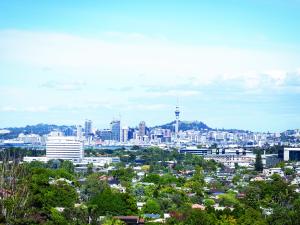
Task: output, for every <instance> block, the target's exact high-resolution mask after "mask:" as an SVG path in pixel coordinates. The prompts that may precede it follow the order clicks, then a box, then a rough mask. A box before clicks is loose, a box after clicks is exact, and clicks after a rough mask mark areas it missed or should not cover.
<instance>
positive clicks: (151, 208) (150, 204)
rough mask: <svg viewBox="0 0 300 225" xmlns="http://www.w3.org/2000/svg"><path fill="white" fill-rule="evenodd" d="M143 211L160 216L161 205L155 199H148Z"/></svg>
mask: <svg viewBox="0 0 300 225" xmlns="http://www.w3.org/2000/svg"><path fill="white" fill-rule="evenodd" d="M142 211H143V212H144V213H154V214H160V213H161V210H160V205H159V203H158V202H157V201H156V200H154V199H148V200H147V202H146V204H145V205H144V206H143V208H142Z"/></svg>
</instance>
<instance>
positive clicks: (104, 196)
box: [88, 188, 137, 218]
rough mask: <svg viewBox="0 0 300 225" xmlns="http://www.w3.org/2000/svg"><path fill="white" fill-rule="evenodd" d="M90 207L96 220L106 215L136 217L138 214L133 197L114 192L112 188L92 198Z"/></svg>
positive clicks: (89, 203)
mask: <svg viewBox="0 0 300 225" xmlns="http://www.w3.org/2000/svg"><path fill="white" fill-rule="evenodd" d="M88 205H89V208H90V211H93V214H94V217H95V218H96V217H98V216H105V215H111V216H118V215H135V214H136V213H137V206H136V201H135V199H134V198H133V197H132V196H131V195H129V194H128V193H119V192H113V191H112V190H111V189H110V188H106V189H105V190H104V191H102V192H101V193H98V194H96V195H95V196H94V197H92V198H91V200H90V201H89V202H88Z"/></svg>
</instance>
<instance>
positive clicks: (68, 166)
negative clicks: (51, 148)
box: [61, 160, 74, 174]
mask: <svg viewBox="0 0 300 225" xmlns="http://www.w3.org/2000/svg"><path fill="white" fill-rule="evenodd" d="M61 168H62V169H64V170H66V171H67V172H68V173H70V174H74V165H73V163H72V162H71V161H69V160H64V161H63V162H62V164H61Z"/></svg>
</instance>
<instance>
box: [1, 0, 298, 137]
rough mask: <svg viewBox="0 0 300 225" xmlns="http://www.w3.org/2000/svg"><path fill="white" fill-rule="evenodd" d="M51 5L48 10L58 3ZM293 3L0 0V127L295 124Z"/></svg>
mask: <svg viewBox="0 0 300 225" xmlns="http://www.w3.org/2000/svg"><path fill="white" fill-rule="evenodd" d="M58 5H59V7H58ZM299 9H300V3H299V2H298V1H294V0H290V1H284V2H283V1H268V0H266V1H256V0H255V1H250V0H249V1H243V2H240V1H234V0H232V1H216V2H214V3H211V2H209V1H201V2H197V1H189V4H184V2H183V1H163V2H162V1H151V2H150V1H149V2H146V1H143V2H142V1H140V2H138V1H110V2H104V1H101V2H98V1H87V2H84V3H83V2H80V1H64V2H58V1H43V2H33V1H3V2H1V3H0V74H1V75H0V77H1V82H0V90H1V93H2V95H3V96H5V97H4V98H2V99H1V102H0V127H2V128H3V127H18V126H24V125H27V124H37V123H41V122H43V123H54V124H78V122H81V124H82V125H83V123H84V120H85V119H86V118H89V119H91V120H92V121H93V126H95V127H107V126H108V124H109V122H110V121H111V120H113V119H114V118H119V117H120V116H119V115H121V121H125V123H126V125H129V126H132V125H138V123H139V122H140V121H145V122H146V124H147V126H148V125H149V126H154V125H159V124H163V123H165V122H169V121H173V120H174V119H175V116H174V110H175V107H176V104H177V103H176V99H177V98H179V107H180V111H181V114H180V119H181V120H188V121H192V120H198V121H203V122H204V123H206V124H207V125H208V126H210V127H212V128H228V129H229V128H236V129H244V130H251V131H284V130H287V129H297V128H300V118H299V111H300V53H299V52H300V51H299V50H300V39H299V37H300V30H299V29H297V28H298V21H300V14H299V13H298V12H299Z"/></svg>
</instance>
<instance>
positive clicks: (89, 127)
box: [84, 120, 93, 139]
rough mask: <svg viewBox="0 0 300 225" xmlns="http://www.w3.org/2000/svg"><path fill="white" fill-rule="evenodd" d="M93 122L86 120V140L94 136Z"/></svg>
mask: <svg viewBox="0 0 300 225" xmlns="http://www.w3.org/2000/svg"><path fill="white" fill-rule="evenodd" d="M92 132H93V131H92V121H91V120H86V121H85V123H84V136H85V138H86V139H88V137H89V136H90V135H91V134H92Z"/></svg>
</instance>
